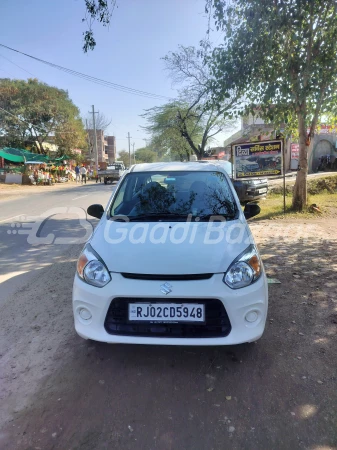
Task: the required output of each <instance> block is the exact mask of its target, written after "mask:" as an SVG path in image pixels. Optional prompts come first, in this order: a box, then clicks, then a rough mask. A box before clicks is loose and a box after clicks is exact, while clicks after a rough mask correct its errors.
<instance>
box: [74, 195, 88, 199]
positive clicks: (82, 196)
mask: <svg viewBox="0 0 337 450" xmlns="http://www.w3.org/2000/svg"><path fill="white" fill-rule="evenodd" d="M88 195H89V194H87V195H81V196H80V197H75V198H72V200H78V199H79V198H84V197H88Z"/></svg>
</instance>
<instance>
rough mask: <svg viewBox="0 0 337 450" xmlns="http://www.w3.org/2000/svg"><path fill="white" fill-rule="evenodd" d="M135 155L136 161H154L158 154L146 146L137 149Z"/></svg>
mask: <svg viewBox="0 0 337 450" xmlns="http://www.w3.org/2000/svg"><path fill="white" fill-rule="evenodd" d="M135 156H136V163H152V162H155V161H156V160H157V154H156V153H155V152H153V151H152V150H150V149H149V148H146V147H145V148H139V149H138V150H136V151H135ZM128 165H129V164H128Z"/></svg>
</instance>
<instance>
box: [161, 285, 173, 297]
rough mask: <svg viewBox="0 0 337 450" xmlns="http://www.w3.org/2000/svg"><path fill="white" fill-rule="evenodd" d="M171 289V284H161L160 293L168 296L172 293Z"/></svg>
mask: <svg viewBox="0 0 337 450" xmlns="http://www.w3.org/2000/svg"><path fill="white" fill-rule="evenodd" d="M171 287H172V286H171V285H170V283H164V284H161V285H160V292H161V293H162V294H165V295H167V294H169V293H170V292H172V289H171Z"/></svg>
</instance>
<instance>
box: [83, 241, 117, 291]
mask: <svg viewBox="0 0 337 450" xmlns="http://www.w3.org/2000/svg"><path fill="white" fill-rule="evenodd" d="M77 274H78V276H79V277H80V278H82V280H83V281H85V282H86V283H88V284H91V285H92V286H96V287H103V286H105V285H106V284H108V283H109V281H110V280H111V277H110V273H109V271H108V269H107V268H106V266H105V264H104V262H103V261H102V259H101V258H100V257H99V255H98V254H97V253H96V252H95V250H94V249H93V248H92V247H91V245H89V244H88V245H86V246H85V247H84V250H83V252H82V253H81V255H80V257H79V258H78V261H77Z"/></svg>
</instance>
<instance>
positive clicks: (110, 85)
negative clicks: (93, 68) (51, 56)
mask: <svg viewBox="0 0 337 450" xmlns="http://www.w3.org/2000/svg"><path fill="white" fill-rule="evenodd" d="M0 46H1V47H3V48H7V49H8V50H11V51H12V52H16V53H20V54H21V55H24V56H27V57H28V58H31V59H34V60H35V61H39V62H41V63H43V64H46V65H48V66H50V67H53V68H54V69H58V70H61V71H63V72H66V73H68V74H70V75H73V76H76V77H78V78H82V79H84V80H86V81H90V82H92V83H95V84H99V85H101V86H105V87H108V88H110V89H115V90H117V91H121V92H125V93H128V94H133V95H138V96H141V97H146V98H152V99H156V100H172V98H170V97H166V96H164V95H158V94H153V93H151V92H146V91H141V90H139V89H134V88H130V87H127V86H123V85H121V84H117V83H113V82H111V81H106V80H102V79H101V78H96V77H92V76H91V75H86V74H84V73H82V72H77V71H76V70H72V69H68V68H66V67H63V66H59V65H58V64H54V63H51V62H49V61H45V60H43V59H40V58H36V57H35V56H32V55H28V54H27V53H24V52H20V51H19V50H16V49H14V48H11V47H8V46H7V45H4V44H0Z"/></svg>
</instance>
